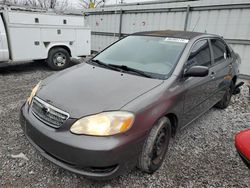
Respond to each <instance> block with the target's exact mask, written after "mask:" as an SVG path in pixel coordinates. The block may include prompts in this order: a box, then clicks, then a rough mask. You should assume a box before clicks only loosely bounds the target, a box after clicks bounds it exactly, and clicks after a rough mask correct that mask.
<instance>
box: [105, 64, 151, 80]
mask: <svg viewBox="0 0 250 188" xmlns="http://www.w3.org/2000/svg"><path fill="white" fill-rule="evenodd" d="M108 65H109V66H111V67H114V68H118V69H120V70H123V71H127V72H134V73H136V74H139V75H141V76H144V77H147V78H152V76H151V75H149V74H147V73H145V72H144V71H141V70H138V69H133V68H131V67H127V66H126V65H114V64H108Z"/></svg>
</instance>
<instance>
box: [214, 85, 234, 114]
mask: <svg viewBox="0 0 250 188" xmlns="http://www.w3.org/2000/svg"><path fill="white" fill-rule="evenodd" d="M233 89H234V84H233V82H232V83H231V85H230V87H228V88H227V89H226V92H225V94H224V95H223V98H222V99H221V100H220V101H219V102H218V103H217V104H216V105H215V107H216V108H219V109H225V108H227V107H228V106H229V104H230V101H231V97H232V94H233Z"/></svg>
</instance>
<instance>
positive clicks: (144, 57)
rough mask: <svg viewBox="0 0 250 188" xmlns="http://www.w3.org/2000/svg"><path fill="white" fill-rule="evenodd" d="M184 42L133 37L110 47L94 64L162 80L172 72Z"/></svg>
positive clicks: (166, 38) (97, 57)
mask: <svg viewBox="0 0 250 188" xmlns="http://www.w3.org/2000/svg"><path fill="white" fill-rule="evenodd" d="M187 42H188V40H185V39H177V38H168V37H155V36H133V35H132V36H128V37H126V38H124V39H122V40H120V41H119V42H117V43H115V44H114V45H112V46H110V47H109V48H107V49H106V50H104V51H103V52H101V53H100V54H98V55H97V56H96V57H95V58H94V59H93V60H97V61H99V62H102V63H105V64H109V65H118V66H122V67H129V68H132V69H135V70H139V71H143V72H144V73H146V74H149V75H150V76H151V77H154V78H160V79H164V78H166V77H167V76H168V75H170V73H171V72H172V70H173V69H174V67H175V65H176V63H177V61H178V60H179V58H180V55H181V53H182V51H183V49H184V48H185V46H186V43H187Z"/></svg>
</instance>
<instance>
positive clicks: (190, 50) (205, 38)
mask: <svg viewBox="0 0 250 188" xmlns="http://www.w3.org/2000/svg"><path fill="white" fill-rule="evenodd" d="M203 40H207V42H208V46H209V51H210V59H211V63H210V65H209V66H208V68H210V67H212V65H213V64H212V60H213V59H212V52H211V47H210V41H209V38H208V37H203V38H199V39H197V40H196V41H195V42H193V44H192V46H191V47H190V49H189V52H188V55H187V58H186V60H185V64H184V66H183V68H184V69H183V70H184V72H185V70H186V66H187V65H186V64H187V61H188V58H189V56H190V54H191V52H192V49H193V48H194V46H195V45H196V44H197V43H198V42H200V41H203Z"/></svg>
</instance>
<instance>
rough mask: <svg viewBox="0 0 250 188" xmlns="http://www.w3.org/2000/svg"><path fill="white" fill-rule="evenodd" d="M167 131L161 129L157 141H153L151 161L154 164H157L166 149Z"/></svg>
mask: <svg viewBox="0 0 250 188" xmlns="http://www.w3.org/2000/svg"><path fill="white" fill-rule="evenodd" d="M167 142H168V139H167V131H166V129H165V128H162V129H161V130H160V132H159V133H158V136H157V139H156V140H155V143H154V146H153V151H152V157H151V160H152V162H153V163H154V164H158V163H159V162H160V161H161V160H162V158H163V156H164V152H165V150H166V148H167V147H168V143H167Z"/></svg>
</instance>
